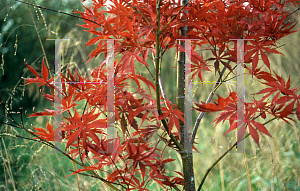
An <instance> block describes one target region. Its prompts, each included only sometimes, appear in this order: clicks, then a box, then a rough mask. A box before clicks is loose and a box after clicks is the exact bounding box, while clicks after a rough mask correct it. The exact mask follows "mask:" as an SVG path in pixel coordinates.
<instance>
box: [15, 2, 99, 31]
mask: <svg viewBox="0 0 300 191" xmlns="http://www.w3.org/2000/svg"><path fill="white" fill-rule="evenodd" d="M15 1H18V2H21V3H24V4H27V5H31V6H34V7H38V8H41V9H46V10H49V11H54V12H57V13H62V14H65V15H68V16H71V17H76V18H79V19H83V20H87V21H90V22H92V23H94V24H96V25H99V26H100V27H102V25H100V24H99V23H97V22H95V21H92V20H90V19H86V18H83V17H80V16H77V15H73V14H70V13H65V12H63V11H57V10H54V9H50V8H46V7H42V6H39V5H34V4H31V3H27V2H24V1H20V0H15Z"/></svg>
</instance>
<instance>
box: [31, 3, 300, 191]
mask: <svg viewBox="0 0 300 191" xmlns="http://www.w3.org/2000/svg"><path fill="white" fill-rule="evenodd" d="M159 2H160V17H159V22H160V28H159V29H158V28H157V26H158V25H157V5H156V3H157V1H154V0H147V1H136V0H131V1H128V2H127V1H125V0H123V1H119V0H112V1H111V3H112V4H111V5H109V6H107V5H106V4H105V3H107V1H106V0H99V1H96V0H93V5H92V6H91V7H90V8H88V7H85V12H78V11H75V13H80V15H81V17H82V18H85V19H89V20H92V21H95V22H97V23H98V24H99V25H101V26H102V27H99V25H97V24H95V23H94V22H90V21H88V20H85V23H86V24H84V25H80V26H82V27H84V28H87V29H89V30H86V31H88V32H90V33H92V34H94V35H96V37H94V38H92V39H90V40H89V41H88V42H87V44H86V46H90V45H93V44H96V43H98V44H97V48H96V49H95V50H94V51H92V52H91V53H90V54H89V60H90V59H92V58H94V57H96V56H98V55H99V54H101V53H103V54H104V55H105V56H107V54H108V50H107V41H105V40H103V39H118V40H115V41H114V50H115V52H114V54H115V55H119V54H120V55H122V58H121V59H120V61H118V60H116V61H115V63H114V82H115V103H114V104H115V120H116V122H117V123H118V124H119V127H120V130H121V133H122V135H123V136H121V135H118V137H116V139H115V140H107V139H106V136H107V135H106V129H107V125H106V121H107V116H106V113H105V111H106V108H107V85H106V83H107V71H106V68H105V67H104V66H105V64H106V63H107V60H106V61H104V62H103V63H101V64H100V66H99V67H98V68H94V69H93V71H92V72H91V73H90V75H91V76H92V79H87V78H84V77H82V76H81V75H80V74H79V73H78V72H77V70H75V72H71V71H70V70H69V69H68V76H62V82H63V84H62V92H60V93H61V95H62V98H61V99H59V98H57V97H55V96H54V85H53V81H54V79H53V78H52V79H49V80H48V70H47V68H46V66H45V64H44V61H43V62H42V70H41V74H42V75H41V76H42V77H40V76H39V74H38V72H37V71H36V70H35V69H34V68H32V67H31V66H29V65H28V64H27V63H26V62H25V65H26V66H27V67H28V68H29V70H30V71H31V72H32V73H33V74H34V75H35V76H36V77H35V78H26V79H25V80H26V82H27V84H31V83H38V84H39V86H42V85H46V86H47V87H49V88H50V94H45V93H43V92H42V95H43V96H44V97H45V98H46V99H47V100H49V101H51V102H54V101H55V102H56V103H61V107H59V108H56V109H57V110H56V112H55V111H54V110H49V109H45V111H43V112H36V113H33V114H31V115H29V116H31V117H34V116H47V115H58V114H64V116H66V115H68V116H69V117H64V120H63V122H62V124H60V128H61V129H62V132H63V137H62V138H63V141H64V142H65V143H66V145H67V148H70V151H69V153H70V154H75V157H79V158H80V160H81V161H84V160H89V159H90V158H89V157H88V154H89V153H90V154H92V156H93V157H92V159H96V160H97V163H96V164H95V165H92V166H90V167H88V168H86V169H79V170H77V171H76V172H75V173H78V172H82V171H86V170H102V168H103V166H110V167H112V168H114V167H116V164H118V163H119V164H120V163H121V164H123V165H121V164H120V166H122V167H118V168H115V170H114V171H113V172H112V173H111V174H110V175H109V176H108V177H107V178H106V180H107V181H110V182H119V183H120V184H122V185H127V187H128V190H136V189H138V190H147V189H146V188H145V186H146V185H147V184H148V181H149V180H153V181H155V182H157V183H158V184H160V185H161V186H162V187H165V186H170V187H176V186H177V185H182V184H183V179H182V178H181V177H180V176H182V174H181V173H179V172H176V173H178V175H180V176H179V177H174V178H173V177H171V176H167V175H166V171H165V168H164V166H165V164H166V163H169V162H172V161H173V160H174V159H164V158H163V156H164V154H163V150H160V149H158V148H157V144H158V142H156V143H155V144H154V145H153V144H151V137H153V135H155V134H156V133H157V132H158V130H159V129H161V124H160V123H159V120H162V119H167V121H168V125H169V132H171V130H172V128H173V127H174V126H175V127H176V129H175V130H177V131H178V128H179V120H181V121H184V118H183V113H182V112H180V111H179V110H178V108H177V107H176V105H174V104H172V103H171V102H169V101H168V100H164V102H163V103H165V106H163V107H162V112H163V113H162V115H158V114H157V111H156V99H153V95H152V94H151V88H152V89H153V90H154V91H158V90H155V86H154V84H153V82H152V81H150V80H148V79H146V78H145V77H143V76H141V75H137V74H136V73H135V67H136V64H135V63H134V62H135V61H138V62H139V63H141V64H142V65H144V66H148V63H147V62H146V60H147V58H148V57H150V55H149V54H148V53H149V49H150V51H151V52H152V53H153V54H154V55H155V53H156V50H155V48H154V45H155V44H156V43H157V42H156V34H157V33H158V32H159V34H160V36H161V38H160V42H158V43H159V44H160V45H161V46H160V47H161V50H163V49H165V50H168V49H170V48H173V47H177V48H179V50H180V51H184V50H183V49H182V47H180V45H179V44H178V41H177V39H183V38H188V39H199V40H195V41H194V42H193V47H192V52H191V62H192V73H193V74H192V78H195V77H196V76H198V77H199V78H200V80H202V79H203V71H204V70H205V71H211V70H210V68H209V67H208V66H209V65H207V63H208V62H209V61H212V62H213V67H214V69H215V73H216V71H219V70H220V63H222V64H223V65H224V67H226V68H228V69H229V70H231V71H232V68H233V67H232V66H231V65H230V64H229V62H228V61H233V62H234V61H236V52H237V51H236V50H237V44H236V43H234V42H235V41H233V40H231V39H240V38H245V39H252V40H251V41H245V62H246V63H252V69H249V68H248V67H247V69H248V70H249V72H250V73H252V75H254V76H256V77H257V78H258V79H263V80H265V81H266V82H264V83H265V84H266V85H268V86H270V88H267V89H264V90H262V91H261V92H259V93H268V94H267V95H266V96H264V98H263V99H262V100H261V101H255V100H254V101H253V102H251V103H246V115H245V118H246V123H247V124H248V126H249V131H250V133H251V136H252V137H253V138H254V140H255V141H256V143H257V144H258V145H259V137H258V134H257V131H256V130H255V129H254V128H256V129H257V130H259V131H260V132H262V133H264V134H267V135H269V136H270V134H269V133H268V131H267V129H266V128H265V126H264V125H262V124H261V123H258V122H255V121H254V119H255V115H256V114H257V113H259V114H260V115H261V116H262V117H263V118H265V115H266V114H267V113H268V112H269V113H270V114H272V115H274V116H278V117H280V118H281V119H283V120H286V119H291V118H289V117H288V115H290V114H292V109H293V106H294V104H295V103H296V102H297V110H296V114H297V116H298V118H299V115H300V106H299V105H300V104H299V96H297V95H296V91H297V90H298V89H299V88H297V89H290V80H288V81H287V82H286V83H285V82H284V80H283V79H282V78H281V77H279V76H277V74H276V78H274V77H272V75H271V74H270V73H267V72H262V71H259V70H258V69H257V66H258V61H259V54H260V55H261V58H262V60H263V62H264V63H265V65H266V66H267V67H268V68H269V69H270V63H269V59H268V56H267V54H266V53H265V52H264V51H266V52H268V53H279V52H278V51H277V50H275V49H274V48H275V47H276V42H277V41H278V40H279V39H281V38H282V37H284V36H286V35H288V34H291V33H292V32H295V31H292V28H293V27H294V26H295V25H292V22H291V23H285V19H286V18H287V17H288V12H287V11H285V10H284V7H285V6H286V5H287V4H288V3H293V4H294V5H295V6H296V0H287V1H284V2H283V3H278V2H277V1H274V0H266V1H263V0H250V1H248V2H246V1H229V0H225V1H219V0H213V1H211V0H192V1H191V2H190V3H189V5H188V6H185V7H183V6H182V5H180V3H179V1H175V0H162V1H159ZM103 7H107V8H108V10H107V11H104V9H103ZM182 9H184V10H185V11H182ZM106 13H108V14H109V16H106V15H105V14H106ZM141 13H142V15H141ZM179 13H183V14H179ZM185 25H188V34H187V37H184V36H181V35H180V29H181V27H183V26H185ZM249 42H250V43H251V45H250V44H249ZM247 43H248V44H247ZM231 44H234V47H233V48H231V46H230V45H231ZM204 45H209V48H208V50H210V51H211V53H212V55H213V57H211V58H208V59H203V55H202V54H201V55H199V54H198V53H197V52H196V47H199V46H200V47H201V48H204ZM180 48H181V49H180ZM161 56H162V55H161ZM89 60H88V61H89ZM88 61H87V62H88ZM129 80H132V81H133V82H134V83H135V84H136V85H137V89H136V93H132V92H129V90H128V88H127V87H128V83H129ZM72 82H86V83H72ZM141 82H142V83H144V84H146V85H147V87H148V90H149V91H146V90H144V89H143V88H142V86H141ZM273 93H277V94H276V95H275V97H274V98H273V100H272V102H271V105H270V104H269V103H267V102H265V101H264V100H265V99H266V98H267V97H268V96H270V95H271V94H273ZM280 93H281V94H283V95H284V96H282V97H279V95H280ZM138 97H139V98H138ZM81 101H84V102H85V103H86V106H85V108H84V109H83V111H82V113H80V112H79V109H76V108H75V107H76V106H77V105H78V103H79V102H81ZM288 102H290V103H288ZM195 104H196V106H197V108H195V109H197V110H200V111H204V112H216V111H222V112H221V113H220V114H219V117H218V118H217V119H215V122H216V124H217V123H219V122H221V121H223V123H224V121H225V120H229V123H230V128H229V130H228V131H227V132H226V133H228V132H230V131H232V130H233V129H235V128H236V123H235V117H236V105H235V104H236V94H235V93H234V92H231V93H230V95H229V96H228V97H226V98H223V97H221V96H218V99H217V100H216V102H215V103H209V104H204V103H202V104H198V103H195ZM268 104H269V105H268ZM285 104H287V105H286V106H285ZM284 106H285V107H284ZM139 120H140V121H141V122H140V125H138V121H139ZM145 121H149V122H150V123H151V125H148V126H146V128H143V127H142V124H143V123H144V122H145ZM155 122H156V124H155ZM131 127H132V128H131ZM35 129H36V130H37V131H38V132H36V134H37V135H39V136H40V137H41V138H43V139H45V140H47V141H53V140H54V133H55V131H54V130H53V126H52V125H50V124H49V123H48V125H47V130H48V132H49V133H47V131H46V130H43V129H42V128H35ZM177 134H178V132H177ZM174 135H176V132H174ZM177 137H178V136H177ZM178 139H179V138H178ZM121 140H122V141H121ZM163 140H164V139H163ZM112 141H113V142H114V143H115V151H116V152H114V153H107V152H105V151H107V145H108V143H107V142H109V143H111V142H112ZM164 141H165V140H164ZM150 145H153V146H150ZM166 146H169V147H172V143H170V144H167V145H166ZM121 161H122V162H121ZM124 164H125V165H124ZM138 174H141V177H142V178H141V179H138V178H137V177H138V176H139V175H138Z"/></svg>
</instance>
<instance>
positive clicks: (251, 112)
mask: <svg viewBox="0 0 300 191" xmlns="http://www.w3.org/2000/svg"><path fill="white" fill-rule="evenodd" d="M246 68H247V69H248V71H249V73H250V74H251V73H253V74H254V76H255V77H256V78H257V79H262V80H264V81H266V82H261V83H263V84H265V85H267V86H269V88H265V89H263V90H261V91H260V92H258V93H256V94H266V95H264V96H263V97H262V99H261V100H259V101H257V100H252V101H251V102H246V103H245V111H246V113H245V125H246V126H248V127H249V132H250V134H251V136H252V137H253V139H254V140H255V142H256V143H257V145H258V146H259V136H258V133H257V130H258V131H260V132H261V133H264V134H266V135H268V136H270V137H271V135H270V134H269V132H268V130H267V128H266V127H265V126H264V125H263V124H261V123H259V122H256V121H255V119H256V118H257V117H259V116H261V117H262V118H263V119H266V114H271V115H273V116H274V117H278V118H279V119H282V120H284V121H285V122H287V123H289V122H288V121H287V119H290V120H292V121H294V119H292V118H290V117H288V116H290V115H292V114H294V113H293V109H294V105H295V103H297V104H296V105H297V107H296V116H297V118H298V119H299V120H300V95H297V94H296V92H297V91H298V90H299V89H300V86H298V87H297V88H291V87H290V86H291V81H290V78H289V79H288V81H287V82H285V81H284V79H283V78H282V77H280V76H278V75H277V74H276V73H275V72H274V74H275V75H272V74H271V73H268V72H265V71H260V69H261V67H260V68H258V69H255V71H252V70H251V69H250V68H248V67H247V66H246ZM273 94H276V95H275V96H274V97H273V99H272V101H271V102H269V101H267V100H266V99H267V98H268V97H270V96H271V95H273ZM216 101H217V102H216V103H208V104H206V103H202V104H198V103H195V105H196V106H197V108H195V109H196V110H198V111H203V112H216V111H222V112H221V113H220V114H218V117H217V118H216V119H215V120H214V122H215V127H216V125H217V124H218V123H220V122H221V121H223V123H224V122H225V121H226V120H228V121H229V124H230V127H229V129H228V131H227V132H226V133H225V135H226V134H227V133H228V132H230V131H232V130H234V129H236V128H237V122H236V117H237V116H236V115H237V102H236V94H235V92H231V93H230V95H229V96H228V97H227V98H222V97H220V96H219V98H218V100H216ZM223 123H222V124H223ZM255 128H256V129H255ZM243 133H245V132H244V129H243V128H239V132H238V135H239V134H241V135H242V136H243ZM238 142H240V140H238Z"/></svg>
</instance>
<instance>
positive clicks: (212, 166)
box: [197, 108, 297, 191]
mask: <svg viewBox="0 0 300 191" xmlns="http://www.w3.org/2000/svg"><path fill="white" fill-rule="evenodd" d="M296 109H297V108H294V109H293V111H294V110H296ZM256 118H257V117H256ZM277 118H278V117H274V118H272V119H270V120H269V121H267V122H265V123H263V125H266V124H268V123H270V122H271V121H274V120H275V119H277ZM246 127H247V126H246ZM249 135H250V133H248V134H247V135H246V136H245V137H244V138H243V139H242V140H241V141H243V140H245V139H246V138H247V137H249ZM236 145H237V143H236V142H235V143H234V144H233V145H232V146H231V147H230V148H229V149H228V150H227V151H226V152H225V153H224V154H223V155H222V156H220V157H219V158H218V159H217V160H216V161H215V162H214V163H213V164H212V165H211V166H210V167H209V168H208V169H207V171H206V173H205V175H204V177H203V179H202V181H201V183H200V185H199V187H198V189H197V191H200V190H201V188H202V186H203V184H204V181H205V179H206V177H207V176H208V173H209V172H210V171H211V170H212V169H213V168H214V166H216V164H217V163H218V162H219V161H220V160H222V158H223V157H224V156H225V155H226V154H227V153H229V151H231V149H233V148H234V147H235V146H236Z"/></svg>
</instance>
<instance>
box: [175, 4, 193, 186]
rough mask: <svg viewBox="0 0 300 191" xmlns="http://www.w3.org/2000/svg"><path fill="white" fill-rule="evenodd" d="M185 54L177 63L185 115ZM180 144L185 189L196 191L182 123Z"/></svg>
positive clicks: (183, 31)
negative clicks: (182, 150)
mask: <svg viewBox="0 0 300 191" xmlns="http://www.w3.org/2000/svg"><path fill="white" fill-rule="evenodd" d="M187 2H188V1H187V0H182V5H185V4H186V3H187ZM187 28H188V27H187V26H184V27H182V28H181V35H183V36H187ZM180 45H181V46H182V47H185V42H184V41H181V42H180ZM185 57H186V55H185V52H180V53H179V60H178V63H177V107H178V109H179V110H180V111H182V112H183V113H184V102H185V91H184V89H185ZM179 134H180V143H181V144H182V146H183V148H184V152H182V153H181V159H182V167H183V176H184V187H185V190H186V191H195V190H196V188H195V178H194V166H193V153H192V145H190V144H189V136H188V130H187V126H186V125H185V124H184V123H183V122H182V121H180V128H179Z"/></svg>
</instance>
